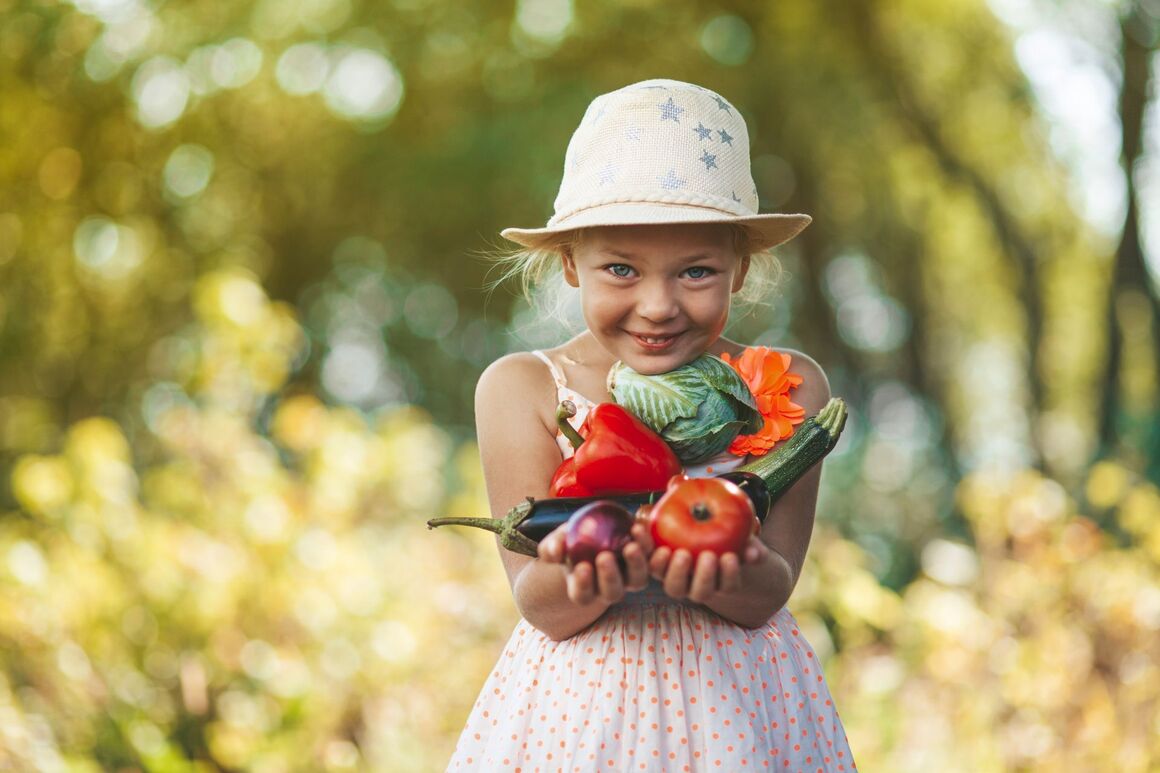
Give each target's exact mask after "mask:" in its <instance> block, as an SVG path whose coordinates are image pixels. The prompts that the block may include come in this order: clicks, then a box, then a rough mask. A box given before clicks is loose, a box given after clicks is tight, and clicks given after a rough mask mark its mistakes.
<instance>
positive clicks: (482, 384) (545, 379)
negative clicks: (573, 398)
mask: <svg viewBox="0 0 1160 773" xmlns="http://www.w3.org/2000/svg"><path fill="white" fill-rule="evenodd" d="M553 386H554V382H553V380H552V373H551V371H549V370H548V366H547V365H546V364H544V361H543V360H541V359H540V358H539V357H537V356H536V355H534V354H532V353H531V352H514V353H512V354H506V355H504V356H503V357H500V358H499V359H498V360H496V361H495V362H493V363H492V364H490V365H488V366H487V368H485V369H484V371H483V373H481V374H480V376H479V381H478V382H477V383H476V385H475V396H476V399H477V400H478V399H479V398H480V397H488V396H490V395H502V396H507V397H518V396H521V395H524V394H534V393H538V392H540V391H542V390H543V389H545V388H547V387H553Z"/></svg>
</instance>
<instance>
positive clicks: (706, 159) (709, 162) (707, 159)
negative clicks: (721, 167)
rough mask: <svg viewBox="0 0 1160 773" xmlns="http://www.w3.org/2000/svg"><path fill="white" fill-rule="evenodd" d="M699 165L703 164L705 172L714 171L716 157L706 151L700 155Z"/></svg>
mask: <svg viewBox="0 0 1160 773" xmlns="http://www.w3.org/2000/svg"><path fill="white" fill-rule="evenodd" d="M701 163H703V164H704V165H705V170H706V171H708V170H710V169H716V168H717V157H716V156H715V155H713V154H712V153H710V152H709V151H707V150H706V151H704V152H703V153H702V154H701Z"/></svg>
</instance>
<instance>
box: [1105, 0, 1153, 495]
mask: <svg viewBox="0 0 1160 773" xmlns="http://www.w3.org/2000/svg"><path fill="white" fill-rule="evenodd" d="M1158 33H1160V29H1158V25H1157V23H1156V21H1155V20H1153V19H1152V17H1150V16H1149V15H1148V14H1147V13H1146V12H1144V11H1143V10H1142V9H1141V8H1140V6H1139V5H1136V4H1134V5H1133V6H1132V7H1131V9H1129V11H1128V12H1127V13H1126V14H1125V15H1124V16H1123V17H1122V18H1121V20H1120V41H1121V46H1120V63H1121V71H1122V74H1123V78H1122V80H1121V88H1120V126H1121V130H1120V131H1121V151H1120V163H1121V164H1122V165H1123V167H1124V179H1125V182H1126V185H1127V199H1128V211H1127V215H1126V217H1125V219H1124V229H1123V232H1122V233H1121V236H1120V243H1119V246H1117V248H1116V256H1115V266H1114V267H1113V269H1112V280H1111V282H1110V284H1109V288H1108V295H1107V301H1106V304H1107V311H1106V314H1105V317H1106V319H1107V361H1106V365H1105V370H1104V379H1103V390H1102V394H1103V403H1102V406H1101V413H1100V448H1099V455H1101V456H1104V455H1108V454H1113V453H1115V452H1116V451H1117V450H1119V449H1122V448H1123V447H1124V444H1125V442H1127V444H1128V446H1129V447H1131V446H1133V445H1134V446H1137V448H1136V450H1137V451H1140V452H1144V453H1145V454H1146V455H1147V466H1148V469H1149V473H1150V477H1154V476H1155V474H1156V472H1157V470H1156V469H1155V468H1156V466H1157V465H1158V464H1160V460H1157V458H1156V454H1155V453H1154V452H1152V449H1151V448H1150V446H1153V445H1154V443H1155V440H1156V438H1157V436H1158V432H1160V427H1158V426H1157V425H1156V423H1157V419H1156V418H1155V416H1156V406H1155V405H1153V406H1152V413H1153V417H1154V418H1153V419H1152V426H1151V428H1150V433H1148V434H1147V435H1144V436H1142V437H1141V436H1137V438H1136V440H1135V442H1132V441H1130V440H1129V439H1128V438H1126V437H1125V433H1124V430H1125V429H1128V428H1126V427H1123V426H1121V420H1120V418H1121V414H1123V411H1124V408H1125V406H1124V405H1123V392H1122V379H1121V375H1122V373H1123V371H1124V367H1125V366H1127V365H1129V363H1127V362H1126V361H1125V356H1124V355H1125V351H1124V332H1125V331H1124V329H1123V326H1122V320H1121V319H1120V318H1119V317H1118V315H1117V309H1118V307H1119V306H1120V304H1121V302H1122V301H1123V300H1124V299H1125V298H1126V297H1127V296H1128V294H1130V293H1142V294H1143V295H1144V296H1145V297H1146V298H1147V299H1148V307H1149V310H1150V315H1149V327H1150V330H1149V335H1150V339H1151V342H1152V350H1151V355H1152V362H1150V363H1148V364H1147V365H1146V367H1149V368H1151V370H1152V372H1153V373H1154V374H1158V375H1160V370H1158V368H1160V351H1157V347H1158V346H1160V303H1158V302H1157V297H1156V288H1155V286H1154V285H1153V283H1152V280H1151V277H1150V276H1149V274H1148V267H1147V264H1146V262H1145V259H1144V250H1143V246H1142V243H1141V238H1140V222H1139V207H1138V204H1137V195H1136V194H1137V191H1136V183H1135V175H1134V169H1135V165H1136V163H1137V161H1138V160H1139V158H1140V156H1141V154H1142V153H1143V142H1142V138H1143V127H1144V112H1145V109H1146V107H1147V104H1148V89H1149V81H1150V79H1151V72H1150V70H1149V66H1148V64H1149V59H1150V58H1151V56H1152V53H1153V52H1154V51H1156V48H1157V38H1158ZM1153 399H1154V400H1155V396H1153ZM1132 434H1135V433H1132ZM1149 435H1150V437H1149Z"/></svg>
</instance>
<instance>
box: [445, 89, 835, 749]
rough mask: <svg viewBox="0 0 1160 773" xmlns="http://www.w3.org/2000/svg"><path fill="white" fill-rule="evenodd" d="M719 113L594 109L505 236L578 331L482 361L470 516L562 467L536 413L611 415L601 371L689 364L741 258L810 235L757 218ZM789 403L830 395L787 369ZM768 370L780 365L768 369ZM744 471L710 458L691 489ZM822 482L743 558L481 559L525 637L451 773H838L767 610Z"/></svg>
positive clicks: (816, 682)
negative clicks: (532, 204)
mask: <svg viewBox="0 0 1160 773" xmlns="http://www.w3.org/2000/svg"><path fill="white" fill-rule="evenodd" d="M756 213H757V192H756V189H755V187H754V185H753V179H752V177H751V174H750V168H749V141H748V134H747V130H746V127H745V123H744V121H743V120H742V118H741V116H740V115H739V114H738V112H737V109H736V108H735V107H734V106H733V105H731V104H730V103H729V102H727V101H725V100H724V99H723V98H722V97H720V96H719V95H717V94H715V93H714V92H712V91H709V90H707V89H703V88H700V87H698V86H693V85H691V84H687V83H681V82H677V81H667V80H653V81H645V82H643V83H637V84H634V85H631V86H627V87H625V88H623V89H620V90H618V91H615V92H612V93H610V94H605V95H603V96H601V97H598V98H597V99H596V100H594V101H593V102H592V104H591V105H590V106H589V108H588V111H587V113H586V114H585V116H584V119H583V120H582V122H581V124H580V126H579V128H578V129H577V130H576V132H575V134H574V135H573V137H572V140H571V142H570V143H569V146H568V151H567V154H566V156H565V169H564V178H563V182H562V183H561V187H560V193H559V196H558V197H557V199H556V206H555V215H554V216H553V217H552V219H551V220H550V221H549V222H548V226H547V227H545V228H538V229H515V228H511V229H507V230H505V231H504V232H503V235H504V236H505V237H506V238H508V239H511V240H512V241H515V242H517V243H519V244H522V245H524V246H525V247H527V248H528V251H527V252H526V253H524V254H523V257H522V261H523V262H522V263H521V266H520V268H521V270H522V271H523V272H524V273H525V276H526V277H531V278H533V279H534V278H538V277H540V276H542V275H543V274H544V272H545V270H546V269H549V268H552V267H554V266H556V265H558V266H559V267H560V268H561V269H562V272H563V277H564V280H565V281H566V282H567V284H568V285H570V286H571V287H572V288H577V289H578V291H579V295H580V302H581V307H582V310H583V315H584V321H585V323H586V327H587V329H586V330H585V331H584V332H582V333H580V334H579V335H577V336H576V337H575V338H572V339H571V340H570V341H568V342H567V343H565V344H563V345H561V346H558V347H556V348H554V349H549V350H547V351H543V352H540V351H537V352H531V353H522V354H513V355H508V356H506V357H504V358H502V359H500V360H498V361H497V362H495V363H494V364H492V365H491V366H490V367H489V368H488V369H487V370H486V371H485V372H484V374H483V376H482V377H481V378H480V381H479V385H478V387H477V391H476V421H477V429H478V437H479V446H480V452H481V455H482V459H483V469H484V475H485V478H486V482H487V491H488V498H489V500H490V505H491V510H492V513H493V515H494V516H496V517H500V516H502V515H503V514H504V513H506V512H507V511H508V510H509V509H510V508H511V507H512V506H513V505H515V504H517V503H518V502H520V501H522V500H524V499H525V498H526V497H529V496H532V497H537V498H539V497H545V496H547V493H548V483H549V480H550V479H551V477H552V473H553V472H554V471H555V469H556V467H557V466H558V465H559V464H560V461H561V459H562V458H564V457H567V456H568V455H570V453H571V447H570V445H569V444H568V442H567V440H566V439H564V438H563V437H561V436H560V434H559V433H558V430H557V426H556V419H555V411H556V406H557V404H558V403H559V402H560V401H561V400H562V399H569V400H572V401H573V402H574V403H576V404H577V406H578V408H579V411H578V413H577V415H576V416H575V417H574V419H572V421H573V423H574V424H575V425H576V426H577V427H578V426H579V425H580V423H581V422H582V421H583V419H584V416H585V415H586V412H587V410H588V409H589V408H591V407H592V406H593V405H595V404H597V403H600V402H608V401H610V400H611V396H610V395H609V392H608V388H607V385H606V377H607V375H608V372H609V369H610V368H611V366H612V365H613V363H615V362H616V361H617V360H621V361H623V362H624V363H625V364H627V365H628V366H630V367H632V368H633V369H634V370H636V371H638V372H640V373H645V374H655V373H664V372H667V371H670V370H673V369H675V368H678V367H680V366H681V365H684V364H685V363H688V362H690V361H691V360H693V359H695V358H696V357H698V356H699V355H701V354H703V353H705V352H709V353H711V354H715V355H718V356H723V357H728V358H729V359H731V360H732V359H736V358H738V357H739V356H740V355H741V354H742V352H743V351H744V347H742V346H741V345H739V344H737V343H734V342H733V341H729V340H727V339H725V338H723V337H722V332H723V331H724V329H725V323H726V321H727V319H728V316H729V308H730V303H731V300H732V298H733V296H734V294H736V293H738V292H740V291H741V290H742V288H743V287H744V286H745V283H746V277H747V273H748V272H749V269H750V266H751V263H753V262H754V261H756V260H758V259H759V258H761V257H763V256H761V255H758V253H762V252H763V251H765V250H768V249H769V248H770V247H772V246H774V245H776V244H779V243H781V242H784V241H786V240H788V239H790V238H792V237H793V236H794V235H796V234H797V233H798V232H799V231H801V229H803V228H804V227H805V226H806V225H807V224H808V223H809V220H810V219H809V217H807V216H805V215H784V214H761V215H759V214H756ZM790 356H791V357H792V367H793V370H794V372H795V373H796V374H798V375H800V376H801V384H800V386H798V387H797V388H796V390H795V392H794V394H793V400H794V402H796V403H797V404H799V405H800V406H802V408H804V411H805V413H806V414H807V415H809V414H814V413H817V411H818V410H819V409H820V408H821V407H822V406H823V405H824V404H825V403H826V401H827V400H828V399H829V396H830V395H829V387H828V385H827V383H826V378H825V375H824V374H823V373H822V371H821V370H820V369H819V367H818V366H817V364H816V363H814V362H813V361H812V360H810V359H809V358H808V357H806V356H805V355H802V354H799V353H796V352H794V353H792V354H791V355H790ZM777 361H778V362H779V363H780V362H781V359H780V358H777ZM744 461H745V457H743V456H735V455H729V454H725V455H723V456H722V457H721V458H718V459H714V460H712V462H711V463H710V464H708V465H705V466H703V467H702V468H698V469H689V470H687V472H688V473H689V474H711V473H713V472H721V471H724V470H725V469H727V468H729V467H736V466H739V465H740V464H742V463H743V462H744ZM819 475H820V465H819V466H816V467H815V468H814V469H813V470H811V471H810V472H809V473H807V474H806V475H805V476H804V477H803V478H802V479H801V480H800V481H798V482H797V483H796V484H795V485H794V486H793V487H792V488H791V489H790V490H789V491H788V492H787V493H786V494H785V495H784V496H783V497H782V498H781V499H779V500H778V501H777V503H776V505H775V506H774V508H773V509H772V511H771V512H770V514H769V516H768V517H767V519H766V520H765V523H764V526H763V527H762V529H761V533H760V535H759V536H755V537H753V538H751V540H750V542H749V544H748V545H747V546H746V548H745V550H744V551H743V555H736V554H732V553H727V554H725V555H722V556H716V555H714V554H712V553H702V554H701V555H700V556H699V558H698V560H697V561H695V562H694V561H693V560H692V558H691V556H690V554H689V553H688V551H685V550H677V551H676V552H675V553H674V552H672V551H670V550H669V549H668V548H663V547H662V548H656V549H654V546H653V544H652V542H651V540H650V539H649V537H648V534H647V530H645V529H644V528H643V527H642V526H640V525H637V526H635V527H634V529H633V536H634V542H632V543H630V545H629V546H628V547H627V548H626V549H625V551H624V560H625V569H624V571H623V573H622V572H621V570H620V568H619V567H618V565H617V561H616V558H615V557H614V556H613V555H612V554H611V553H609V552H605V553H601V554H600V555H599V556H597V558H596V561H595V562H594V564H595V565H593V564H592V563H588V562H584V563H580V564H578V565H577V566H575V567H574V568H573V569H572V570H571V571H569V570H568V569H567V568H566V566H565V564H564V557H563V537H562V531H561V530H557V531H556V532H554V533H553V534H551V535H549V536H548V537H547V538H545V539H544V541H543V542H542V543H541V544H540V550H539V555H538V557H537V558H534V559H533V558H530V557H527V556H523V555H519V554H516V553H512V552H509V551H506V550H503V549H502V548H501V551H500V552H501V558H502V560H503V564H504V568H505V570H506V572H507V576H508V580H509V582H510V583H511V587H512V594H513V596H514V598H515V602H516V606H517V607H518V609H519V611H520V613H521V614H522V616H523V619H522V620H521V621H520V623H519V624H518V625H517V627H516V630H515V631H514V633H513V634H512V637H511V639H510V641H509V642H508V644H507V646H506V648H505V649H504V652H503V654H502V655H501V657H500V659H499V662H498V663H497V664H496V666H495V669H494V670H493V672H492V674H491V676H490V678H489V679H488V681H487V683H486V684H485V685H484V687H483V690H482V692H481V693H480V696H479V699H478V700H477V701H476V704H475V708H474V710H473V711H472V713H471V716H470V717H469V718H468V721H467V726H466V728H465V729H464V731H463V734H462V736H461V737H460V739H459V744H458V746H457V748H456V750H455V755H454V757H453V758H452V760H451V763H450V765H449V769H452V770H482V771H497V770H523V771H532V770H568V771H572V770H584V771H587V770H596V769H602V770H615V771H628V770H649V771H675V770H693V771H700V770H724V771H741V770H747V769H749V770H757V769H775V770H793V771H798V770H808V771H818V770H820V771H850V770H854V760H853V758H852V756H851V754H850V749H849V747H848V746H847V743H846V738H845V733H844V731H843V729H842V726H841V723H840V721H839V719H838V715H837V712H836V711H835V708H834V705H833V703H832V701H831V698H830V694H829V691H828V689H827V688H826V684H825V680H824V679H823V676H822V671H821V664H820V663H818V660H817V658H816V657H815V655H814V653H813V651H812V650H811V648H810V646H809V644H808V643H807V642H806V641H805V639H804V637H803V636H802V634H801V631H800V630H799V629H798V627H797V624H796V623H795V621H794V619H793V617H792V616H791V615H790V613H789V612H788V611H787V610H786V609H785V608H784V604H785V603H786V601H787V599H788V598H789V596H790V593H791V592H792V590H793V587H794V584H795V583H796V581H797V578H798V575H799V573H800V571H801V567H802V563H803V561H804V558H805V552H806V548H807V546H808V544H809V539H810V533H811V530H812V527H813V520H814V507H815V503H816V499H817V490H818V480H819Z"/></svg>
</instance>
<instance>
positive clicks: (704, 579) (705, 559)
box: [689, 550, 718, 603]
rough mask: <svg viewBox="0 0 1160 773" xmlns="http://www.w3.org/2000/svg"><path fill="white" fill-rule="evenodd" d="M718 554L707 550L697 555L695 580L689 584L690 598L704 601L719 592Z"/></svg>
mask: <svg viewBox="0 0 1160 773" xmlns="http://www.w3.org/2000/svg"><path fill="white" fill-rule="evenodd" d="M717 563H718V560H717V554H716V553H714V552H712V551H710V550H706V551H705V552H704V553H702V554H701V555H699V556H697V563H696V564H695V565H694V568H693V580H692V582H691V583H690V585H689V598H690V599H692V600H693V601H696V602H699V603H703V602H705V601H708V600H709V599H710V598H712V597H713V595H714V594H715V593H716V592H717Z"/></svg>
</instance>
